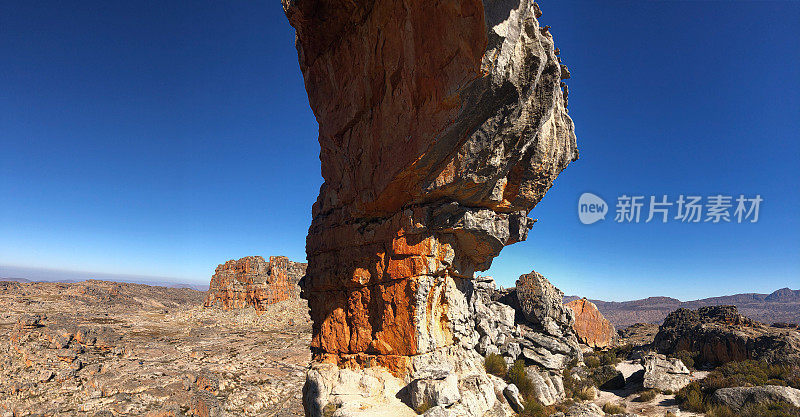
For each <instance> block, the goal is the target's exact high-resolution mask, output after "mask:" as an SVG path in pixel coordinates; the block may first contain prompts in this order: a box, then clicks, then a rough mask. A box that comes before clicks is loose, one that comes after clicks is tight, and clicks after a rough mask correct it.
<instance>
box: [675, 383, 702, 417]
mask: <svg viewBox="0 0 800 417" xmlns="http://www.w3.org/2000/svg"><path fill="white" fill-rule="evenodd" d="M705 397H706V394H704V393H703V387H702V386H701V385H700V382H697V381H695V382H692V383H690V384H689V385H687V386H685V387H683V388H681V390H680V391H678V393H677V394H675V398H676V399H677V400H678V403H679V404H680V405H681V408H684V409H687V410H689V411H694V412H698V413H702V412H705V410H706V404H705Z"/></svg>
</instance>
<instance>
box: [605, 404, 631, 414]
mask: <svg viewBox="0 0 800 417" xmlns="http://www.w3.org/2000/svg"><path fill="white" fill-rule="evenodd" d="M625 411H626V410H625V406H624V405H622V404H614V403H605V404H603V412H604V413H606V414H622V413H624V412H625Z"/></svg>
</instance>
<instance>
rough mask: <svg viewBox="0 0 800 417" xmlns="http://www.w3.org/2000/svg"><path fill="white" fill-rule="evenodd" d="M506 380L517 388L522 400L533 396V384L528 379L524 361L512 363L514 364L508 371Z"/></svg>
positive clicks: (519, 360)
mask: <svg viewBox="0 0 800 417" xmlns="http://www.w3.org/2000/svg"><path fill="white" fill-rule="evenodd" d="M508 380H509V381H510V382H511V383H512V384H514V385H516V386H517V388H519V393H520V394H522V396H523V397H524V398H530V396H531V395H532V394H533V382H532V381H531V380H530V378H528V372H527V371H526V370H525V361H524V360H522V359H518V360H516V361H514V364H513V365H511V368H509V369H508Z"/></svg>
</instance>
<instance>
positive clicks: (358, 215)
mask: <svg viewBox="0 0 800 417" xmlns="http://www.w3.org/2000/svg"><path fill="white" fill-rule="evenodd" d="M283 6H284V11H285V12H286V16H287V17H288V19H289V22H290V23H291V25H292V26H294V28H295V29H296V47H297V51H298V58H299V62H300V68H301V70H302V72H303V77H304V79H305V85H306V90H307V92H308V96H309V103H310V105H311V109H312V110H313V112H314V115H315V116H316V119H317V122H318V123H319V142H320V148H321V150H320V159H321V162H322V176H323V178H324V180H325V182H324V183H323V185H322V187H321V189H320V194H319V197H318V198H317V201H316V203H315V204H314V207H313V210H312V216H313V220H312V224H311V227H310V228H309V234H308V238H307V242H306V253H307V258H308V260H309V265H308V271H307V275H306V277H305V278H304V280H303V281H302V283H301V286H302V291H303V293H302V295H303V297H305V298H307V299H308V301H309V307H310V310H311V318H312V320H313V322H314V325H313V339H312V351H313V354H314V358H315V361H317V362H330V363H335V364H337V365H339V366H342V367H351V368H354V369H361V368H364V367H367V366H369V367H373V368H374V367H376V366H378V367H384V368H386V369H388V370H390V371H391V373H392V375H394V377H396V378H398V380H400V381H403V383H404V384H408V383H412V382H414V381H418V380H421V381H424V382H422V383H424V384H429V383H432V381H434V380H441V379H444V378H447V377H448V375H449V374H455V375H456V376H457V378H458V381H459V391H460V393H461V399H460V400H459V401H458V402H456V403H455V404H452V405H450V406H448V407H447V408H446V412H448V413H452V414H458V413H463V414H466V415H472V416H479V415H483V414H484V413H485V412H486V411H487V410H489V409H490V408H491V407H493V406H494V403H495V400H496V395H495V394H494V392H493V387H492V383H491V380H490V379H489V378H488V377H486V375H485V372H484V371H483V366H482V358H481V357H480V355H479V354H478V353H477V352H476V351H475V350H474V348H475V344H476V343H478V342H479V339H480V337H478V336H479V335H478V332H477V330H476V325H477V323H475V321H474V318H473V317H472V315H471V312H470V305H473V301H472V298H471V297H472V293H473V292H474V289H475V286H476V284H475V282H474V281H473V279H474V273H475V271H481V270H485V269H487V268H489V266H490V265H491V262H492V259H493V258H494V257H495V256H497V255H498V254H499V253H500V251H501V249H502V248H503V247H504V246H505V245H509V244H512V243H515V242H519V241H521V240H525V239H526V237H527V234H528V230H529V229H530V228H531V227H532V226H533V220H531V219H529V218H528V217H527V214H528V212H529V211H530V210H531V209H532V208H533V207H534V206H535V205H536V204H537V203H538V202H539V201H540V200H541V199H542V198H543V197H544V194H545V192H546V191H547V190H548V189H549V188H550V187H551V186H552V184H553V181H554V180H555V178H556V176H557V175H558V174H559V173H560V172H561V171H562V170H563V169H564V168H565V167H566V166H567V165H568V164H569V163H570V162H571V161H573V160H575V159H576V158H577V148H576V144H575V135H574V130H573V125H572V121H571V119H570V118H569V116H568V115H567V112H566V109H565V107H564V106H565V105H564V99H563V93H562V90H561V86H560V85H561V79H562V78H565V76H566V73H564V74H562V67H561V65H560V63H559V60H558V58H557V57H556V55H555V52H554V47H553V38H552V35H551V34H550V33H549V31H548V29H547V28H546V27H544V28H543V27H540V26H539V23H538V21H537V15H538V6H536V4H535V3H533V2H531V1H527V0H517V1H511V2H489V1H486V2H484V1H480V0H448V1H445V2H437V3H431V2H423V1H416V2H415V1H412V2H396V1H388V0H384V1H366V2H350V1H343V0H283ZM483 336H485V337H488V338H489V339H491V338H493V337H494V335H493V334H487V335H483ZM490 344H491V343H490ZM487 346H488V345H487ZM555 362H556V361H553V363H555ZM336 387H337V383H334V384H333V385H324V391H325V392H317V393H315V394H313V395H311V394H309V392H311V391H307V395H306V403H307V404H309V408H310V409H312V410H317V411H313V412H311V413H310V414H311V415H318V413H317V412H318V410H319V409H320V408H319V407H317V406H318V405H319V398H321V397H324V396H328V395H332V394H331V393H332V392H334V391H335V390H336ZM314 396H315V397H314ZM312 397H313V398H312ZM337 398H338V399H339V400H342V399H343V397H341V396H339V397H337ZM313 404H316V405H313ZM429 405H431V406H433V408H436V407H437V406H442V405H443V404H438V403H437V404H429ZM439 409H442V408H437V410H439Z"/></svg>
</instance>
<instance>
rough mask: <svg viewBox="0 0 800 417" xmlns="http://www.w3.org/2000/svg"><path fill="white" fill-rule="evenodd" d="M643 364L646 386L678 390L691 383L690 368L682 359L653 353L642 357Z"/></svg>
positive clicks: (662, 389) (644, 383)
mask: <svg viewBox="0 0 800 417" xmlns="http://www.w3.org/2000/svg"><path fill="white" fill-rule="evenodd" d="M642 366H644V380H643V382H642V385H644V387H645V388H655V389H657V390H661V391H664V390H670V391H674V392H677V391H678V390H680V389H681V388H683V387H685V386H687V385H689V382H690V380H689V375H690V373H689V369H688V368H686V365H684V364H683V362H682V361H681V360H680V359H675V358H667V357H666V356H664V355H659V354H655V353H653V354H649V355H645V356H644V357H643V358H642Z"/></svg>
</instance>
